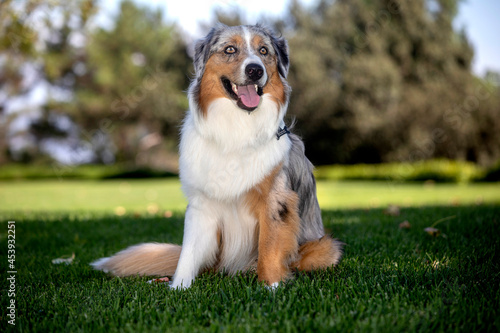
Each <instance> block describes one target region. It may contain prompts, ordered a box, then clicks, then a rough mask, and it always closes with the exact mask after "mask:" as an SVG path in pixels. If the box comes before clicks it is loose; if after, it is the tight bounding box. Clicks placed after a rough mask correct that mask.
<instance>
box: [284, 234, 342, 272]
mask: <svg viewBox="0 0 500 333" xmlns="http://www.w3.org/2000/svg"><path fill="white" fill-rule="evenodd" d="M299 255H300V259H299V260H298V261H296V262H294V263H293V264H292V265H291V266H292V268H297V269H299V270H302V271H312V270H315V269H322V268H323V269H324V268H328V267H331V266H333V265H336V264H337V263H338V262H339V260H340V257H341V255H342V250H341V242H339V241H336V240H334V239H332V238H331V237H330V236H323V237H321V238H320V239H318V240H315V241H310V242H307V243H305V244H303V245H302V246H301V247H300V248H299Z"/></svg>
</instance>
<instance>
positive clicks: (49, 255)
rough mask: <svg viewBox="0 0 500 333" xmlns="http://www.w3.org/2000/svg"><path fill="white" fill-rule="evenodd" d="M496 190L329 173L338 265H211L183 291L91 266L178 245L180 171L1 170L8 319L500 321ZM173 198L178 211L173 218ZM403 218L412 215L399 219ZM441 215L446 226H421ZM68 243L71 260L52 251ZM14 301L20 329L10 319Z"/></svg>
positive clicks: (234, 326)
mask: <svg viewBox="0 0 500 333" xmlns="http://www.w3.org/2000/svg"><path fill="white" fill-rule="evenodd" d="M498 188H499V185H498V184H473V185H467V186H465V185H463V186H460V185H442V184H436V185H434V186H429V185H427V186H423V185H422V184H393V185H391V186H388V184H387V183H370V182H362V183H359V182H341V183H326V182H320V183H319V184H318V193H319V195H320V201H321V202H322V204H323V216H324V223H325V226H326V228H327V230H328V231H329V232H331V233H333V234H334V236H335V237H337V238H339V239H341V240H342V241H344V242H345V243H346V244H347V245H346V247H345V254H344V257H343V259H342V261H341V262H340V264H339V266H338V267H336V268H334V269H331V270H327V271H322V272H315V273H311V274H303V273H297V274H295V278H294V279H293V280H291V281H289V282H287V283H286V284H285V285H284V286H282V287H281V288H279V289H277V290H276V291H274V292H270V291H268V290H267V289H265V288H264V287H263V286H262V285H261V284H259V283H258V282H257V278H256V275H255V274H253V273H248V274H243V275H239V276H236V277H228V276H225V275H223V274H216V273H205V274H203V275H202V276H201V277H200V278H199V279H197V280H196V282H195V283H194V285H193V286H192V288H190V289H188V290H186V291H177V290H169V289H168V288H166V287H165V286H162V285H150V284H147V283H146V281H147V278H140V277H135V278H126V279H119V278H113V277H110V276H107V275H106V274H104V273H102V272H96V271H93V270H91V268H90V267H89V266H88V263H89V262H91V261H92V260H95V259H96V258H99V257H102V256H105V255H109V254H112V253H113V252H115V251H117V250H120V249H123V248H124V247H126V246H129V245H132V244H136V243H140V242H145V241H157V242H174V243H180V242H181V240H182V228H183V227H182V221H183V211H182V209H183V207H184V206H185V202H184V199H183V198H182V195H181V194H180V192H179V190H178V182H177V181H175V180H172V179H170V180H161V181H160V180H152V181H136V182H132V181H127V182H123V181H107V182H96V183H88V182H70V181H63V182H58V181H53V182H47V181H43V182H30V183H28V182H2V183H0V254H1V258H2V260H1V262H0V267H1V271H2V296H1V307H2V312H0V327H1V330H2V331H21V332H60V331H65V332H155V331H158V332H197V331H210V332H217V331H227V332H241V331H249V332H258V331H265V332H304V331H308V332H332V331H348V332H362V331H369V332H374V331H376V332H378V331H381V332H386V331H387V332H401V331H409V332H412V331H429V332H436V331H437V332H442V331H459V332H496V331H499V330H500V313H499V312H500V311H499V310H498V309H500V289H499V285H500V264H499V260H498V253H500V237H499V236H500V225H499V223H500V193H499V190H498ZM388 203H392V204H398V205H402V208H401V212H400V215H398V216H394V215H391V214H386V213H385V212H384V210H385V209H384V208H385V206H386V205H387V204H388ZM155 205H156V206H155ZM117 207H123V208H124V210H121V209H118V210H117ZM354 207H357V208H354ZM374 207H375V208H374ZM165 210H171V211H173V215H172V216H170V214H168V215H167V216H170V217H165V215H164V211H165ZM122 214H123V215H122ZM442 219H444V220H442ZM9 220H15V221H16V223H15V237H16V238H15V241H16V243H15V251H16V256H15V262H13V265H14V268H15V269H16V270H17V273H15V274H14V275H15V296H12V297H11V296H8V292H9V286H12V285H10V284H9V283H8V281H7V277H8V276H10V274H7V273H6V272H7V271H9V270H12V269H11V268H9V267H8V265H9V262H8V260H7V248H8V245H7V242H8V234H7V231H8V223H7V221H9ZM405 220H406V221H408V222H409V223H410V224H411V227H410V228H409V229H400V228H399V227H398V226H399V224H400V223H401V222H403V221H405ZM439 220H441V221H442V222H438V224H437V225H435V227H436V228H438V229H440V231H441V235H440V236H437V237H434V236H431V235H429V234H427V233H425V232H424V228H426V227H429V226H431V225H433V224H435V222H437V221H439ZM72 253H74V254H75V259H74V260H73V262H72V263H71V264H69V265H65V264H60V265H56V264H53V263H52V260H53V259H55V258H59V257H62V256H66V255H71V254H72ZM11 300H14V301H15V306H16V319H15V323H16V326H15V327H13V326H11V325H9V324H8V320H9V319H10V318H9V317H7V314H8V310H7V307H8V305H9V304H10V303H9V302H10V301H11Z"/></svg>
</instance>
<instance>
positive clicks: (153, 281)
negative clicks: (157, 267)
mask: <svg viewBox="0 0 500 333" xmlns="http://www.w3.org/2000/svg"><path fill="white" fill-rule="evenodd" d="M168 282H170V279H169V278H168V277H166V276H165V277H162V278H158V279H153V280H149V281H148V283H168Z"/></svg>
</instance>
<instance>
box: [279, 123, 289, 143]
mask: <svg viewBox="0 0 500 333" xmlns="http://www.w3.org/2000/svg"><path fill="white" fill-rule="evenodd" d="M285 134H290V131H289V130H288V128H287V127H286V125H285V126H284V127H283V128H281V127H278V132H277V133H276V137H277V139H278V140H279V139H280V138H281V137H282V136H283V135H285Z"/></svg>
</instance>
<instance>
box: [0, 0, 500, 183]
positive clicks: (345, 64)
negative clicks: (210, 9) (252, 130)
mask: <svg viewBox="0 0 500 333" xmlns="http://www.w3.org/2000/svg"><path fill="white" fill-rule="evenodd" d="M458 3H459V1H458V0H436V1H427V0H416V1H399V0H398V1H392V0H391V1H388V0H373V1H365V0H339V1H330V0H323V1H319V2H317V3H315V4H313V5H312V7H310V8H306V7H303V6H302V5H301V4H300V2H298V1H294V2H292V4H291V6H290V8H289V9H288V11H287V12H286V13H285V14H284V17H283V18H282V19H281V20H276V19H269V18H268V19H263V23H264V24H267V25H271V26H275V27H277V28H278V29H279V31H281V32H282V33H283V35H284V36H285V37H287V39H288V41H289V46H290V56H291V68H290V73H289V77H288V80H289V83H290V85H291V87H292V89H293V93H292V95H291V102H290V103H289V115H290V117H291V118H296V119H297V125H296V126H295V131H296V132H298V134H300V135H301V136H302V137H303V138H304V140H305V143H306V147H307V155H308V156H309V157H310V159H311V160H312V161H313V162H314V163H315V164H345V163H349V164H353V163H380V162H384V163H387V162H404V163H410V164H414V163H415V162H418V161H423V160H432V159H436V158H444V159H452V160H460V161H472V162H475V163H478V164H479V165H481V166H486V167H488V166H491V165H492V164H493V163H494V162H495V161H497V160H498V159H500V144H499V139H498V135H497V133H499V132H500V117H499V110H500V90H499V88H498V83H494V82H490V81H488V80H482V79H478V78H475V77H474V75H473V74H472V72H471V61H472V58H473V49H472V46H471V44H470V42H469V40H468V38H467V35H466V34H465V32H464V31H457V30H456V29H454V27H453V21H454V18H455V17H456V15H457V9H458V5H457V4H458ZM0 6H1V9H2V10H1V11H0V50H1V51H2V55H3V56H4V57H3V58H2V59H3V60H2V61H1V62H0V85H1V89H2V91H3V92H6V93H7V94H8V97H9V98H10V97H12V96H19V95H23V94H27V93H29V92H30V91H31V90H32V89H33V87H34V86H35V83H40V82H46V83H48V84H49V85H50V89H48V90H47V92H48V95H49V100H48V101H47V102H46V103H45V105H43V106H42V107H41V108H40V110H32V109H30V107H27V108H26V110H21V111H19V112H18V113H16V114H10V115H8V116H6V117H3V116H2V119H1V120H0V131H1V133H2V135H0V163H1V164H3V163H6V162H8V160H9V159H12V158H16V159H17V160H18V161H22V160H24V161H25V162H31V161H37V160H38V161H40V160H47V157H46V156H43V155H44V154H45V153H46V150H44V149H43V147H44V143H46V142H47V141H49V140H53V141H54V140H59V141H64V139H68V140H69V139H71V140H73V141H72V143H71V144H70V146H71V147H72V149H74V152H73V155H77V154H78V153H79V152H80V151H81V150H80V149H81V148H82V147H83V145H85V147H83V148H86V149H90V150H91V151H92V152H93V161H92V162H95V163H110V162H113V161H118V162H126V163H130V164H134V165H136V166H139V167H151V168H158V169H167V170H175V167H176V159H177V155H176V153H175V151H176V150H177V140H178V126H179V124H180V122H181V118H182V116H183V114H184V112H185V110H186V109H187V108H188V103H187V98H186V96H185V90H186V88H187V87H188V81H189V77H190V74H191V73H192V67H191V59H189V56H188V55H187V49H188V46H187V45H186V41H185V40H184V39H183V38H182V36H181V33H180V32H179V29H178V27H176V26H175V25H174V24H171V23H168V22H165V20H164V18H163V16H162V14H161V12H160V11H158V10H152V9H149V8H148V7H145V6H143V5H138V4H137V3H135V2H133V1H131V0H125V1H123V2H122V3H121V4H120V9H119V12H118V13H117V14H116V16H115V17H113V18H112V24H111V25H109V26H106V27H99V26H95V25H93V24H92V22H93V19H94V18H95V14H96V13H97V12H98V6H97V5H96V2H95V1H93V0H85V1H77V0H70V1H48V2H47V1H39V0H33V1H25V2H15V1H11V0H8V1H3V2H2V3H1V4H0ZM231 8H233V9H234V8H236V9H234V10H231V11H230V12H224V11H221V10H217V11H216V16H217V18H218V19H219V20H220V21H221V22H224V23H227V24H239V23H241V22H244V23H254V22H245V14H244V13H243V12H242V11H241V10H238V9H237V7H231ZM207 30H208V27H207ZM42 31H43V34H41V33H40V32H42ZM190 43H191V41H190ZM22 68H32V69H33V71H34V72H36V73H38V74H37V75H38V76H37V77H36V78H35V80H34V81H35V82H34V83H33V82H32V83H30V85H28V86H25V85H24V84H23V82H22V81H23V78H24V76H25V75H24V74H23V73H24V71H22V70H21V69H22ZM497 76H498V75H495V73H490V74H489V75H488V78H495V77H497ZM61 92H64V93H65V96H66V97H65V98H61V96H60V95H61V94H60V93H61ZM6 101H7V99H6V98H4V97H3V96H2V95H1V94H0V111H1V110H2V107H4V106H5V105H6ZM33 111H38V113H37V115H36V118H37V119H35V120H34V121H32V123H31V126H30V127H29V129H28V130H26V131H20V132H19V133H14V134H9V135H8V136H7V133H10V131H9V130H8V129H9V128H11V124H12V122H13V121H15V120H16V119H14V118H16V117H25V118H26V117H27V115H28V114H31V115H32V116H33ZM62 116H65V117H69V119H71V121H72V122H74V123H75V124H76V126H74V127H73V128H69V129H68V128H62V127H61V126H59V125H58V122H57V121H56V120H57V119H62ZM64 119H66V118H64ZM14 136H15V138H16V139H17V140H18V141H19V139H24V141H25V142H28V143H30V144H31V146H30V147H28V148H26V149H25V151H23V152H21V153H20V154H18V155H15V154H13V153H12V150H11V148H12V144H11V142H10V141H9V140H12V139H13V137H14ZM84 150H85V149H84ZM9 152H10V154H9ZM40 156H41V157H40ZM83 156H86V155H83ZM167 164H168V165H167ZM166 165H167V166H166ZM438 176H439V175H438ZM425 177H428V176H425ZM432 177H435V176H432ZM436 177H437V176H436ZM467 177H468V176H466V178H467ZM445 178H446V179H451V178H450V177H448V176H446V177H445ZM452 178H453V177H452ZM455 179H456V177H455Z"/></svg>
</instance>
